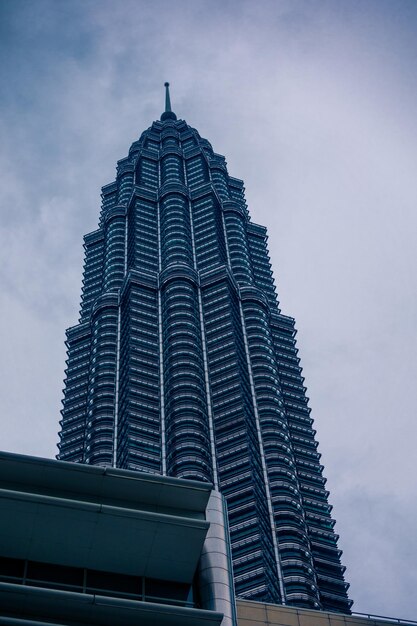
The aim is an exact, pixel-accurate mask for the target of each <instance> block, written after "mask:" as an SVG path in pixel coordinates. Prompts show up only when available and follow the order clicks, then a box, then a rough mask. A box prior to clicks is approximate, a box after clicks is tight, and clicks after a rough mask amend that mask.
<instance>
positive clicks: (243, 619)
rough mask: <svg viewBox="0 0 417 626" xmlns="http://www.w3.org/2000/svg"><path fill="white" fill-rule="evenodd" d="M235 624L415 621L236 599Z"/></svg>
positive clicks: (363, 625) (329, 625)
mask: <svg viewBox="0 0 417 626" xmlns="http://www.w3.org/2000/svg"><path fill="white" fill-rule="evenodd" d="M237 614H238V624H239V626H389V624H396V625H397V626H412V625H417V622H415V621H411V620H400V619H397V618H391V617H382V616H371V615H368V616H366V615H359V614H358V615H342V614H340V613H332V612H328V611H313V610H309V609H299V608H294V607H289V606H281V605H277V604H265V603H263V602H250V601H247V600H237Z"/></svg>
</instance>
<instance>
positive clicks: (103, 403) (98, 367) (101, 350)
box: [85, 295, 118, 466]
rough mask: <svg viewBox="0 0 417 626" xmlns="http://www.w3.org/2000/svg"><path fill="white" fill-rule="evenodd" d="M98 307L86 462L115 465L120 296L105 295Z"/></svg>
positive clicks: (97, 304) (94, 321)
mask: <svg viewBox="0 0 417 626" xmlns="http://www.w3.org/2000/svg"><path fill="white" fill-rule="evenodd" d="M95 309H96V310H95V311H94V312H93V319H92V346H91V369H90V381H89V382H90V384H89V390H88V403H87V429H86V448H85V462H86V463H91V464H92V465H101V466H111V465H112V464H113V435H114V414H115V383H116V358H117V330H118V303H117V296H116V295H111V296H109V295H108V296H102V300H101V302H100V303H96V306H95Z"/></svg>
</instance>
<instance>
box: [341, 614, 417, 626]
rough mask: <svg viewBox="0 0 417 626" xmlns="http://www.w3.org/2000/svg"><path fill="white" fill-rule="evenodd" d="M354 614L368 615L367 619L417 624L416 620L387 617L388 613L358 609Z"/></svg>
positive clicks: (359, 615) (390, 622)
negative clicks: (378, 613)
mask: <svg viewBox="0 0 417 626" xmlns="http://www.w3.org/2000/svg"><path fill="white" fill-rule="evenodd" d="M352 615H353V616H354V617H366V618H367V619H373V620H379V621H384V622H387V623H389V624H416V625H417V622H416V621H415V620H410V619H400V618H398V617H387V616H386V615H374V614H373V613H356V611H355V612H352Z"/></svg>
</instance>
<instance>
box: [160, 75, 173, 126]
mask: <svg viewBox="0 0 417 626" xmlns="http://www.w3.org/2000/svg"><path fill="white" fill-rule="evenodd" d="M164 86H165V111H164V112H163V113H162V115H161V122H164V121H165V120H176V119H177V116H176V115H175V113H174V112H173V111H172V109H171V98H170V95H169V83H164Z"/></svg>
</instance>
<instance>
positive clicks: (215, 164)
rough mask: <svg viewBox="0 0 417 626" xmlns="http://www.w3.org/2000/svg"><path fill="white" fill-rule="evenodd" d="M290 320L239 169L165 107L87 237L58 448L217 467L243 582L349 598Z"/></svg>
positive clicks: (73, 455) (246, 593) (100, 456)
mask: <svg viewBox="0 0 417 626" xmlns="http://www.w3.org/2000/svg"><path fill="white" fill-rule="evenodd" d="M295 334H296V331H295V328H294V320H293V319H292V318H290V317H287V316H285V315H282V314H281V312H280V309H279V306H278V301H277V296H276V292H275V286H274V281H273V277H272V272H271V266H270V262H269V256H268V249H267V235H266V229H265V228H264V227H263V226H259V225H257V224H254V223H252V222H251V220H250V216H249V213H248V210H247V207H246V202H245V196H244V187H243V182H242V181H241V180H238V179H236V178H232V177H231V176H229V175H228V172H227V168H226V163H225V159H224V157H223V156H221V155H219V154H216V153H214V152H213V149H212V147H211V145H210V143H209V142H208V141H207V140H205V139H202V138H201V137H200V135H199V134H198V132H197V131H196V130H194V129H193V128H190V127H189V126H188V125H187V124H186V123H185V122H184V121H182V120H177V119H176V116H175V115H174V114H173V113H171V112H170V111H169V109H168V112H166V113H164V114H163V115H162V117H161V121H157V122H154V123H153V124H152V126H151V127H150V128H149V129H148V130H146V131H145V132H144V133H142V135H141V137H140V139H139V140H138V141H136V142H134V143H133V144H132V146H131V148H130V151H129V156H128V157H126V158H125V159H122V160H121V161H119V162H118V166H117V177H116V180H115V182H113V183H111V184H109V185H107V186H105V187H103V190H102V210H101V215H100V222H99V228H98V230H96V231H95V232H93V233H90V234H88V235H86V237H85V267H84V278H83V288H82V298H81V316H80V321H79V324H78V325H77V326H74V327H73V328H70V329H69V330H68V331H67V346H68V361H67V370H66V382H65V397H64V402H63V405H64V406H63V411H62V421H61V427H62V429H61V433H60V438H61V441H60V443H59V455H58V458H59V459H61V460H65V461H73V462H77V463H89V464H94V465H101V466H107V465H113V466H115V467H119V468H125V469H133V470H139V471H142V472H150V473H155V474H166V475H169V476H176V477H181V478H192V479H198V480H203V481H207V482H212V483H213V484H214V485H215V487H216V488H218V489H219V490H220V491H221V492H222V493H223V494H224V495H225V497H226V500H227V506H228V516H229V526H230V535H231V545H232V557H233V571H234V580H235V588H236V593H237V596H238V597H241V598H248V599H254V600H262V601H264V602H273V603H283V604H287V605H291V606H299V607H308V608H319V609H326V610H333V611H340V612H344V613H349V608H350V604H351V602H350V601H349V600H348V598H347V587H348V585H347V584H346V583H345V582H344V578H343V572H344V568H343V567H342V566H341V564H340V555H341V552H340V550H338V548H337V539H338V536H337V535H336V534H335V533H334V531H333V526H334V521H333V519H332V517H331V506H329V504H328V500H327V498H328V492H327V491H326V489H325V482H326V481H325V479H324V478H323V476H322V470H323V466H322V465H321V464H320V454H319V453H318V452H317V442H316V440H315V431H314V430H313V427H312V419H311V417H310V409H309V408H308V405H307V401H308V399H307V397H306V395H305V392H306V388H305V387H304V379H303V376H302V370H301V367H300V362H299V358H298V356H297V348H296V341H295Z"/></svg>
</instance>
